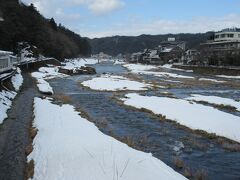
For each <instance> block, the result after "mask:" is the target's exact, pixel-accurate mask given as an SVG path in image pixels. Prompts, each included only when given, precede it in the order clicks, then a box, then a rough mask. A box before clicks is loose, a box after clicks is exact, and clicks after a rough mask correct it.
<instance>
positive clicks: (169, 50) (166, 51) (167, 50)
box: [161, 48, 173, 53]
mask: <svg viewBox="0 0 240 180" xmlns="http://www.w3.org/2000/svg"><path fill="white" fill-rule="evenodd" d="M172 49H173V48H164V49H163V50H162V51H161V52H163V53H169V52H171V51H172Z"/></svg>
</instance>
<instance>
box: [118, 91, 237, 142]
mask: <svg viewBox="0 0 240 180" xmlns="http://www.w3.org/2000/svg"><path fill="white" fill-rule="evenodd" d="M122 100H123V102H124V104H125V105H129V106H133V107H135V108H138V109H141V108H145V109H148V110H150V111H152V112H153V113H155V114H159V115H163V116H166V118H167V119H170V120H173V121H176V122H178V123H180V124H182V125H184V126H187V127H189V128H191V129H194V130H203V131H206V132H208V133H215V134H216V135H218V136H223V137H226V138H229V139H231V140H234V141H237V142H240V131H239V129H240V117H238V116H234V115H232V114H229V113H225V112H222V111H219V110H217V109H215V108H212V107H208V106H204V105H201V104H197V103H194V102H189V101H187V100H184V99H175V98H168V97H156V96H141V95H139V94H136V93H132V94H127V95H126V98H124V99H122ZM139 102H141V103H139Z"/></svg>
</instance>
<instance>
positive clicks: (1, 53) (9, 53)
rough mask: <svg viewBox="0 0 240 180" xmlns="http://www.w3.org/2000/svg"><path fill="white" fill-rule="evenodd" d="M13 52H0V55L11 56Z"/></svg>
mask: <svg viewBox="0 0 240 180" xmlns="http://www.w3.org/2000/svg"><path fill="white" fill-rule="evenodd" d="M12 54H13V52H10V51H1V50H0V55H12Z"/></svg>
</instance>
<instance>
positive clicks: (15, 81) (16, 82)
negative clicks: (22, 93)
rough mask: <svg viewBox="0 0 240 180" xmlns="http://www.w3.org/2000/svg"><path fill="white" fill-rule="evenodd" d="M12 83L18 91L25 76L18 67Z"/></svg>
mask: <svg viewBox="0 0 240 180" xmlns="http://www.w3.org/2000/svg"><path fill="white" fill-rule="evenodd" d="M11 82H12V85H13V87H14V89H15V90H16V91H19V90H20V88H21V86H22V84H23V77H22V74H21V70H20V68H17V73H16V74H15V75H14V76H13V77H12V78H11Z"/></svg>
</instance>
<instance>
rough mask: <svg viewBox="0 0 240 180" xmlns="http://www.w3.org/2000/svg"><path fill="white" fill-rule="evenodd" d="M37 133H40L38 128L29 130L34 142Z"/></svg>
mask: <svg viewBox="0 0 240 180" xmlns="http://www.w3.org/2000/svg"><path fill="white" fill-rule="evenodd" d="M37 132H38V130H37V128H34V127H31V128H30V129H29V134H30V137H31V139H32V140H33V139H34V138H35V137H36V135H37Z"/></svg>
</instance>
